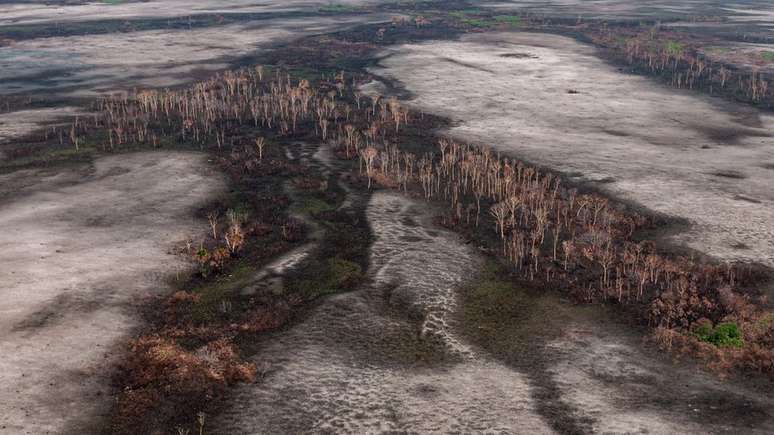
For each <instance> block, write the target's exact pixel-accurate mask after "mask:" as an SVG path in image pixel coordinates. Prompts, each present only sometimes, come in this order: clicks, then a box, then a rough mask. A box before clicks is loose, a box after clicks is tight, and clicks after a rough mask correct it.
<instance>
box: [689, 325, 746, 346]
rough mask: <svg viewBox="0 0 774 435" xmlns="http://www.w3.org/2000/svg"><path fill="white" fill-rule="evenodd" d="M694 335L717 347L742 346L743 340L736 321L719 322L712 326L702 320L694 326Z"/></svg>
mask: <svg viewBox="0 0 774 435" xmlns="http://www.w3.org/2000/svg"><path fill="white" fill-rule="evenodd" d="M693 333H694V334H695V335H696V337H697V338H698V339H699V340H701V341H704V342H706V343H711V344H714V345H715V346H717V347H742V346H743V345H744V340H743V339H742V332H741V331H739V327H738V326H737V325H736V323H721V324H719V325H717V326H715V327H714V328H713V327H712V324H711V323H709V322H702V323H700V324H698V325H697V326H695V327H694V330H693Z"/></svg>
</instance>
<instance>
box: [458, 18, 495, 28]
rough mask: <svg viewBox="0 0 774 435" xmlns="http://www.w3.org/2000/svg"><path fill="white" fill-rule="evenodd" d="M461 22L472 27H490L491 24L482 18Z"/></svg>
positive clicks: (467, 19)
mask: <svg viewBox="0 0 774 435" xmlns="http://www.w3.org/2000/svg"><path fill="white" fill-rule="evenodd" d="M460 22H461V23H462V24H465V25H466V26H471V27H489V23H487V22H486V21H485V20H483V19H480V18H465V19H464V20H462V21H460Z"/></svg>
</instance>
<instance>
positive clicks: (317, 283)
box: [290, 258, 363, 300]
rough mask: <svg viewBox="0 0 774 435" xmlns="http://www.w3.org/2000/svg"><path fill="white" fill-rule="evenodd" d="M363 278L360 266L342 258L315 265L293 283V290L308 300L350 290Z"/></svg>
mask: <svg viewBox="0 0 774 435" xmlns="http://www.w3.org/2000/svg"><path fill="white" fill-rule="evenodd" d="M362 277H363V271H362V269H361V267H360V265H358V264H356V263H353V262H351V261H347V260H343V259H341V258H330V259H328V260H327V261H322V262H320V263H316V264H313V265H311V266H310V267H309V269H308V270H307V271H305V273H304V274H303V278H302V279H300V280H298V281H296V282H294V283H292V284H291V285H290V286H291V287H292V289H293V290H294V291H296V292H298V293H300V294H301V295H302V296H303V297H304V298H306V299H309V300H311V299H315V298H318V297H320V296H324V295H328V294H332V293H338V292H341V291H345V290H349V289H351V288H352V287H353V286H354V285H356V284H357V283H358V282H360V280H361V279H362Z"/></svg>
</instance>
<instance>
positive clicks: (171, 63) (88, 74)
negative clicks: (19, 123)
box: [0, 14, 390, 97]
mask: <svg viewBox="0 0 774 435" xmlns="http://www.w3.org/2000/svg"><path fill="white" fill-rule="evenodd" d="M389 19H390V16H389V15H385V14H368V15H356V16H345V17H325V16H320V17H304V18H292V19H288V18H273V19H266V20H259V21H245V22H240V23H237V24H227V25H219V26H212V27H205V28H194V29H190V30H189V29H166V30H148V31H137V32H129V33H121V32H118V33H108V34H91V35H79V36H68V37H50V38H37V39H29V40H24V41H20V42H18V43H15V44H13V45H10V46H7V47H0V95H2V94H28V93H32V94H39V93H41V92H44V93H46V94H47V95H51V94H58V95H64V96H79V97H93V96H97V95H100V94H109V93H111V92H115V91H118V90H129V89H133V88H135V87H141V88H163V87H171V86H176V85H182V84H185V83H189V82H191V81H193V80H195V79H197V78H199V79H201V78H206V77H208V76H209V75H211V74H213V73H214V72H215V71H218V70H223V69H226V68H228V66H229V65H230V63H231V62H233V61H235V60H236V59H238V58H239V57H240V56H244V55H248V54H252V53H256V52H258V51H259V50H261V49H265V48H268V47H270V46H271V45H273V44H277V43H281V42H286V41H290V40H293V39H297V38H300V37H302V36H306V35H311V34H318V33H326V32H331V31H335V30H341V29H342V28H344V27H346V26H352V25H356V24H365V23H375V22H384V21H389Z"/></svg>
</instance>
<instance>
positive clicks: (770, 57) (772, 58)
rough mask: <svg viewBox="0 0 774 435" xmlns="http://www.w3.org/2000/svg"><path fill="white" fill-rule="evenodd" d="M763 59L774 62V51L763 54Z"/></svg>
mask: <svg viewBox="0 0 774 435" xmlns="http://www.w3.org/2000/svg"><path fill="white" fill-rule="evenodd" d="M761 58H762V59H763V60H767V61H769V62H774V51H764V52H762V53H761Z"/></svg>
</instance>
